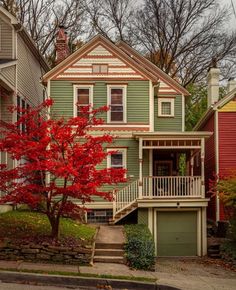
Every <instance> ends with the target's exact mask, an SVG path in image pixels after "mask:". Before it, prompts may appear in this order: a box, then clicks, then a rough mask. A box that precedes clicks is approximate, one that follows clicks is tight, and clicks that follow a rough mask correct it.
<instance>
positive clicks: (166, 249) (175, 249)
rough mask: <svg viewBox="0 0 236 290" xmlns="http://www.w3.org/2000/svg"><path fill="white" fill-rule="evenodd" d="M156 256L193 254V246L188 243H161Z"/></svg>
mask: <svg viewBox="0 0 236 290" xmlns="http://www.w3.org/2000/svg"><path fill="white" fill-rule="evenodd" d="M159 252H160V253H161V255H160V254H159V253H157V255H158V256H172V257H175V256H193V247H192V245H189V244H179V245H176V244H169V245H164V246H163V245H161V246H160V248H159Z"/></svg>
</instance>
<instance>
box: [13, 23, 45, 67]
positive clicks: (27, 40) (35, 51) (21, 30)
mask: <svg viewBox="0 0 236 290" xmlns="http://www.w3.org/2000/svg"><path fill="white" fill-rule="evenodd" d="M13 26H14V28H15V29H16V30H17V32H18V33H19V34H20V36H21V37H22V39H23V40H24V42H25V43H26V45H27V46H28V48H29V49H30V50H31V52H32V53H33V55H34V56H35V57H36V58H37V60H38V61H39V63H40V65H41V66H42V68H43V69H44V71H45V72H47V71H49V69H50V67H49V65H48V63H47V61H46V60H45V58H44V57H43V55H42V54H41V52H40V51H39V49H38V48H37V47H36V45H35V43H34V41H33V40H32V38H31V37H30V35H29V34H28V32H27V31H26V29H25V28H24V27H23V26H22V24H20V23H17V24H14V25H13Z"/></svg>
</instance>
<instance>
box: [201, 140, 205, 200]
mask: <svg viewBox="0 0 236 290" xmlns="http://www.w3.org/2000/svg"><path fill="white" fill-rule="evenodd" d="M204 166H205V140H204V138H202V139H201V183H202V186H201V190H202V192H201V195H202V198H204V197H205V168H204Z"/></svg>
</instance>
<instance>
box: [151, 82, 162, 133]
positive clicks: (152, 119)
mask: <svg viewBox="0 0 236 290" xmlns="http://www.w3.org/2000/svg"><path fill="white" fill-rule="evenodd" d="M159 87H160V82H157V83H156V84H153V83H152V81H150V84H149V96H150V103H149V111H150V112H149V117H150V118H149V119H150V130H149V131H150V132H154V114H155V101H154V98H155V97H154V94H155V88H157V91H158V90H159Z"/></svg>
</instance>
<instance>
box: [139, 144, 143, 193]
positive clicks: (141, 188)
mask: <svg viewBox="0 0 236 290" xmlns="http://www.w3.org/2000/svg"><path fill="white" fill-rule="evenodd" d="M142 195H143V139H142V138H139V183H138V196H139V198H142Z"/></svg>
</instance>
